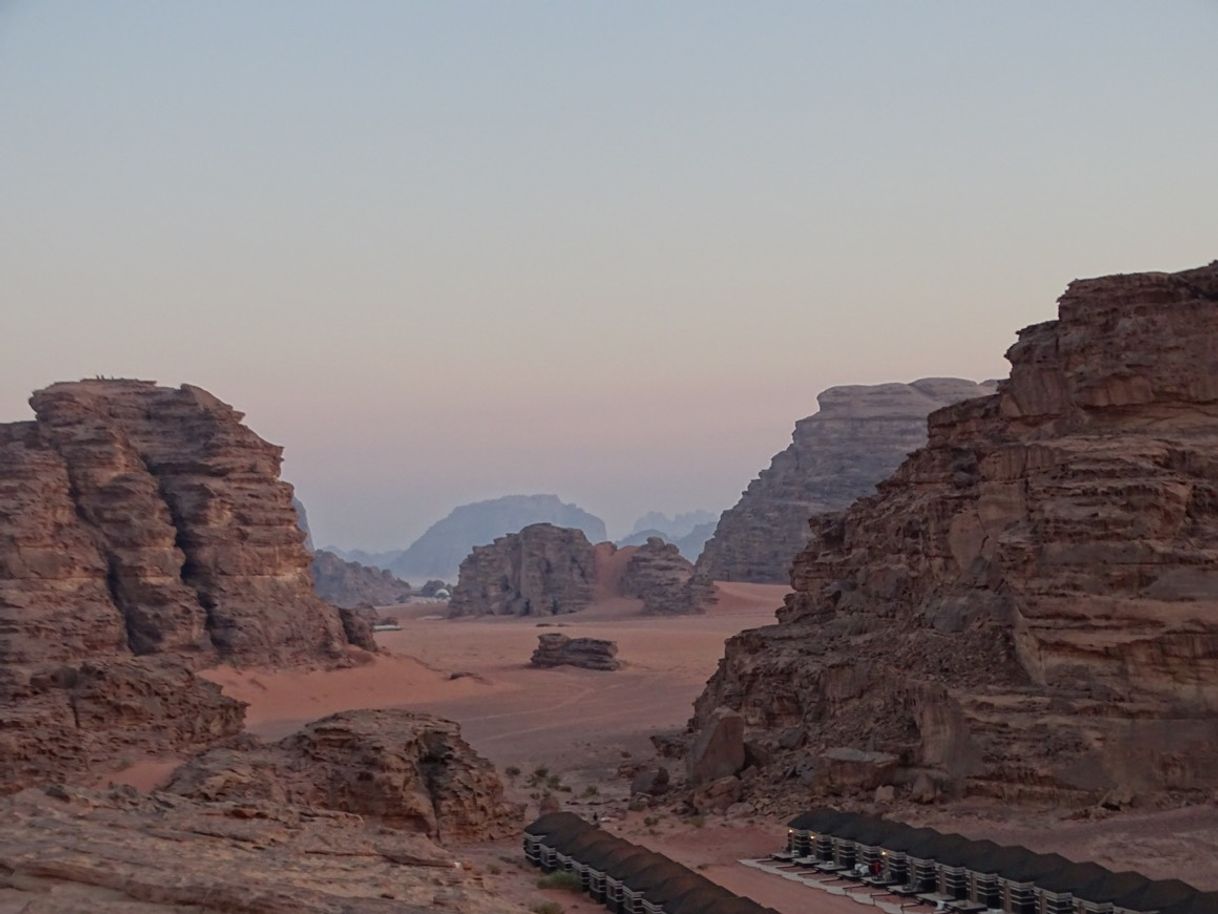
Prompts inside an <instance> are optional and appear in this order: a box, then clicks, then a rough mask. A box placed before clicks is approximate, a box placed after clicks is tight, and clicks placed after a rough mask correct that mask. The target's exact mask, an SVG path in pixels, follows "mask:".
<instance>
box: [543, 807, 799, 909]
mask: <svg viewBox="0 0 1218 914" xmlns="http://www.w3.org/2000/svg"><path fill="white" fill-rule="evenodd" d="M524 854H525V857H527V858H528V859H529V861H530V862H531V863H533V864H534V865H535V866H538V867H541V869H543V870H545V871H546V872H553V871H555V870H565V871H567V872H569V873H572V874H574V875H575V876H578V877H579V880H580V884H581V885H582V886H583V889H584V891H586V892H587V893H588V894H589V895H591V896H592V898H594V899H595V900H597V901H600V902H603V903H604V905H605V907H607V908H608V909H609V910H610V911H614V912H619V914H777V912H775V911H774V910H773V908H764V907H762V906H761V905H759V904H757V903H756V902H755V901H751V900H750V899H748V898H742V897H741V896H739V895H734V894H733V893H731V892H729V891H728V890H727V889H725V888H723V887H722V886H720V885H717V884H716V883H714V882H711V881H710V880H709V879H707V878H706V877H705V876H701V875H699V874H698V873H696V872H694V871H693V870H691V869H690V868H689V867H686V866H682V865H681V864H679V863H677V862H676V861H674V860H672V859H670V858H668V857H665V856H664V855H663V854H659V853H656V852H655V851H651V850H648V849H647V848H645V847H640V846H639V845H637V844H632V843H631V842H629V841H627V840H625V839H624V838H619V837H617V836H616V835H611V834H610V833H609V832H607V831H605V830H603V829H601V828H598V827H596V826H595V825H592V824H591V823H590V822H588V821H586V820H585V819H581V818H580V817H579V816H577V815H575V814H574V813H569V812H555V813H547V814H546V815H543V816H542V817H541V818H539V819H538V820H537V821H535V822H533V823H532V824H531V825H529V826H527V827H526V828H525V830H524Z"/></svg>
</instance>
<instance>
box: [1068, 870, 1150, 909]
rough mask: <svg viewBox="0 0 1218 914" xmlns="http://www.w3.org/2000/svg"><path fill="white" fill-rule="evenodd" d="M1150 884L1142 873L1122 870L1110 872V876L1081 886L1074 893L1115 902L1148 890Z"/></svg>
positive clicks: (1090, 898)
mask: <svg viewBox="0 0 1218 914" xmlns="http://www.w3.org/2000/svg"><path fill="white" fill-rule="evenodd" d="M1149 885H1150V880H1149V879H1147V878H1146V877H1145V876H1143V875H1142V874H1141V873H1135V872H1133V871H1132V870H1122V871H1121V872H1119V873H1112V872H1110V873H1109V874H1108V878H1106V879H1101V880H1099V881H1097V882H1095V883H1092V884H1091V885H1089V886H1086V887H1085V888H1081V889H1079V890H1078V891H1077V892H1075V893H1074V894H1076V895H1077V896H1078V897H1079V898H1082V899H1084V900H1086V901H1092V902H1095V903H1096V904H1104V903H1105V902H1110V901H1111V902H1115V901H1117V900H1118V899H1121V898H1129V897H1131V896H1136V895H1138V894H1140V893H1142V892H1144V891H1146V888H1147V887H1148V886H1149Z"/></svg>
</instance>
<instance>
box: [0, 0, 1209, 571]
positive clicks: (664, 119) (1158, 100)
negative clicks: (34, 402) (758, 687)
mask: <svg viewBox="0 0 1218 914" xmlns="http://www.w3.org/2000/svg"><path fill="white" fill-rule="evenodd" d="M1215 47H1218V0H1173V2H1171V3H1147V2H1144V0H1021V2H1018V3H1001V4H1000V3H978V2H976V0H933V2H922V3H913V2H898V0H883V2H881V0H835V2H830V0H823V2H817V0H800V2H789V3H788V2H769V0H749V2H747V3H745V2H732V3H727V2H719V0H689V2H681V0H670V2H665V3H643V2H631V0H612V2H609V0H606V2H591V0H589V2H579V0H563V2H534V0H513V2H510V3H505V2H502V0H487V2H466V0H443V2H440V0H436V2H406V0H394V2H377V0H356V2H340V0H333V2H309V0H259V2H256V3H249V2H246V0H209V2H207V3H184V2H176V3H174V2H164V0H96V2H92V3H79V2H74V0H0V421H11V420H19V419H25V418H28V417H29V416H30V410H29V408H28V406H27V404H26V400H27V398H28V397H29V394H30V392H31V391H33V390H34V389H36V388H39V387H42V386H45V385H46V384H49V383H51V382H53V381H57V380H67V379H75V378H79V377H86V376H93V375H97V374H102V375H116V376H125V377H141V378H151V379H156V380H159V381H160V382H162V383H166V384H179V383H183V382H189V383H193V384H198V385H200V386H203V387H206V388H208V389H209V390H211V391H212V392H213V393H215V394H216V395H217V396H219V397H221V398H222V399H224V400H226V401H227V402H229V403H232V404H233V405H234V406H236V407H237V408H238V409H240V410H242V411H244V412H245V413H246V414H247V421H248V422H249V424H250V425H251V427H252V428H254V429H255V430H256V431H257V432H259V433H260V434H261V435H262V436H263V437H265V438H267V439H268V440H270V441H273V442H275V443H277V444H281V445H283V446H284V447H285V448H286V454H285V465H284V473H285V477H286V478H287V479H289V480H290V481H291V482H293V483H294V484H295V485H296V486H297V490H298V492H299V494H300V496H301V497H302V499H303V500H304V502H305V503H306V505H307V506H308V509H309V513H310V519H311V523H312V526H313V529H314V535H315V539H316V540H317V541H318V542H319V543H334V544H338V545H340V546H346V547H352V546H361V547H367V548H374V549H385V548H394V547H402V546H405V545H408V544H409V543H410V542H411V541H412V540H413V539H414V538H415V537H416V536H417V535H418V534H419V533H421V532H422V531H423V530H424V529H425V528H426V527H427V526H428V525H429V524H430V523H431V522H432V521H434V520H436V519H438V518H439V517H441V516H443V515H444V514H446V513H448V511H449V510H450V509H451V508H452V507H454V506H455V505H457V504H460V503H463V502H469V501H474V500H478V499H482V498H490V497H495V496H498V495H504V494H511V493H527V492H554V493H557V494H559V495H560V496H561V497H563V498H564V499H565V500H568V501H575V502H577V503H578V504H580V505H581V506H582V507H584V508H586V509H587V510H589V511H592V512H593V513H595V514H598V515H600V516H601V517H603V518H604V519H605V520H606V522H607V523H608V525H609V528H610V533H611V534H616V535H620V534H622V533H624V532H625V531H626V530H628V529H629V527H630V526H631V524H632V523H633V521H634V519H635V518H636V517H637V516H639V515H641V514H643V513H644V512H646V511H648V510H652V509H655V510H661V511H667V512H669V513H672V512H676V511H684V510H690V509H694V508H708V509H713V510H721V509H723V508H725V507H728V506H729V505H730V504H732V503H733V502H734V501H735V500H736V498H737V497H738V495H739V493H740V491H741V490H742V489H743V488H744V487H745V486H746V485H747V484H748V481H749V480H750V478H752V477H753V476H754V475H755V474H756V473H757V472H758V471H759V470H760V469H761V468H762V467H764V466H765V465H767V463H768V461H769V458H770V456H771V455H772V454H773V453H774V452H776V451H778V450H780V449H781V448H783V447H784V446H785V444H786V443H787V441H788V439H789V436H790V433H791V429H792V426H793V424H794V421H795V420H796V419H798V418H800V417H802V416H805V415H808V414H810V413H812V412H815V409H816V394H817V392H819V391H820V390H822V389H824V388H825V387H828V386H831V385H835V384H844V383H876V382H882V381H893V380H897V381H908V380H912V379H915V378H918V377H923V376H928V375H955V376H962V377H971V378H978V379H981V378H989V377H1000V376H1004V375H1005V374H1006V362H1005V361H1004V359H1003V357H1002V355H1003V352H1004V351H1005V350H1006V349H1007V347H1008V346H1009V345H1010V344H1011V343H1012V342H1013V341H1014V339H1015V334H1016V331H1017V330H1018V329H1019V328H1020V327H1022V326H1025V325H1027V324H1029V323H1034V322H1037V321H1041V320H1047V319H1050V318H1052V317H1053V316H1054V313H1055V300H1056V298H1057V296H1058V295H1059V294H1060V293H1061V291H1062V290H1063V289H1064V287H1065V285H1066V284H1067V283H1068V282H1069V281H1070V280H1071V279H1074V278H1077V277H1085V276H1094V275H1103V274H1108V273H1115V272H1134V271H1140V270H1176V269H1183V268H1187V267H1191V266H1197V265H1200V264H1202V263H1207V262H1209V261H1211V260H1213V259H1215V258H1218V175H1216V173H1215V163H1218V117H1215V105H1216V102H1215V99H1218V54H1215V53H1214V48H1215Z"/></svg>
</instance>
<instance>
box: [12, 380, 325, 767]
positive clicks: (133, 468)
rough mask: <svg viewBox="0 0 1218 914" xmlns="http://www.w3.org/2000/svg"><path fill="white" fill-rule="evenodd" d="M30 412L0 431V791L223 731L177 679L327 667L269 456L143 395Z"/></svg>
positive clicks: (81, 390)
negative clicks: (302, 664) (225, 668)
mask: <svg viewBox="0 0 1218 914" xmlns="http://www.w3.org/2000/svg"><path fill="white" fill-rule="evenodd" d="M30 403H31V405H32V406H33V408H34V412H35V415H36V420H35V421H32V422H16V423H10V424H7V425H0V719H2V721H3V724H2V726H0V729H3V730H4V732H5V737H4V738H3V739H0V771H3V772H5V775H6V777H5V778H4V787H5V789H12V788H13V787H15V786H18V785H19V784H20V783H22V782H23V780H28V778H27V775H32V774H40V775H41V776H42V777H44V778H51V777H57V776H61V775H65V774H67V773H69V772H72V771H80V770H83V769H84V768H87V767H90V766H93V765H95V764H101V763H104V762H107V761H108V762H109V763H111V764H113V763H115V761H116V758H117V756H118V755H119V754H120V752H121V750H122V747H124V746H140V747H147V748H151V749H156V748H166V747H169V748H179V749H180V748H185V747H187V746H189V745H191V744H196V745H197V744H200V743H206V742H208V741H211V740H213V739H215V738H218V737H220V736H224V735H226V734H229V733H231V732H234V731H235V730H236V729H238V728H239V727H240V719H241V709H240V706H238V705H236V704H235V703H234V702H231V701H228V700H226V699H223V698H221V697H220V696H219V694H218V692H217V691H216V690H215V688H214V687H213V686H211V685H210V684H207V683H203V682H200V681H198V680H196V679H195V678H194V677H193V675H192V674H191V673H190V672H189V667H193V666H199V665H202V664H206V663H210V662H215V661H217V660H228V661H231V662H234V663H240V664H262V663H266V664H272V663H281V662H290V661H299V660H308V661H317V660H326V661H333V660H337V659H341V658H342V657H343V656H344V654H345V651H346V650H347V648H348V639H347V637H346V636H345V633H344V627H343V623H342V620H341V618H340V616H339V613H338V610H337V609H335V608H334V607H332V606H329V605H327V604H326V603H324V602H323V601H322V600H320V599H318V597H317V596H316V595H315V594H314V592H313V585H312V581H311V580H310V577H309V561H310V559H309V554H308V552H307V551H306V550H305V548H304V545H303V539H304V537H303V534H302V532H301V530H300V528H299V527H298V526H297V515H296V512H295V510H294V508H293V506H292V488H291V486H289V485H288V484H286V483H284V482H282V481H281V480H280V479H279V466H280V461H281V449H280V448H278V447H275V446H274V445H271V444H268V443H267V442H265V441H263V440H262V439H261V438H259V437H258V436H257V435H255V434H254V433H253V432H252V431H250V430H249V429H247V428H246V427H245V426H244V425H242V424H241V418H242V417H241V414H240V413H238V412H236V411H234V410H233V409H232V408H231V407H229V406H227V405H225V404H224V403H221V402H220V401H219V400H217V399H216V398H215V397H213V396H211V395H210V394H208V393H207V392H206V391H203V390H201V389H199V388H197V387H190V386H183V387H182V388H180V389H171V388H163V387H157V386H155V385H154V384H152V383H150V382H144V381H101V380H98V381H82V382H79V383H66V384H55V385H53V386H51V387H48V388H46V389H45V390H41V391H38V392H37V393H35V394H34V396H33V398H32V399H31V401H30ZM107 702H108V703H109V706H108V707H105V706H106V703H107ZM95 711H96V712H97V713H94V712H95ZM40 766H41V767H40ZM23 772H25V774H23Z"/></svg>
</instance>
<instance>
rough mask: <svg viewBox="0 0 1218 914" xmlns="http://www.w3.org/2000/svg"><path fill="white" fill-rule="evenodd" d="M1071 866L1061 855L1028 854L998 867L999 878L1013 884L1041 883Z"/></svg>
mask: <svg viewBox="0 0 1218 914" xmlns="http://www.w3.org/2000/svg"><path fill="white" fill-rule="evenodd" d="M1071 865H1072V864H1071V862H1070V861H1069V860H1067V859H1066V858H1065V857H1063V856H1061V854H1027V855H1021V856H1016V857H1013V858H1012V859H1011V860H1009V861H1007V862H1005V863H1004V864H1003V865H1002V866H1000V867H998V876H999V877H1000V878H1002V879H1009V880H1010V881H1011V882H1039V881H1040V880H1041V879H1042V878H1044V877H1046V876H1049V875H1050V874H1052V873H1056V872H1057V871H1058V870H1061V869H1064V868H1066V867H1068V866H1071Z"/></svg>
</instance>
